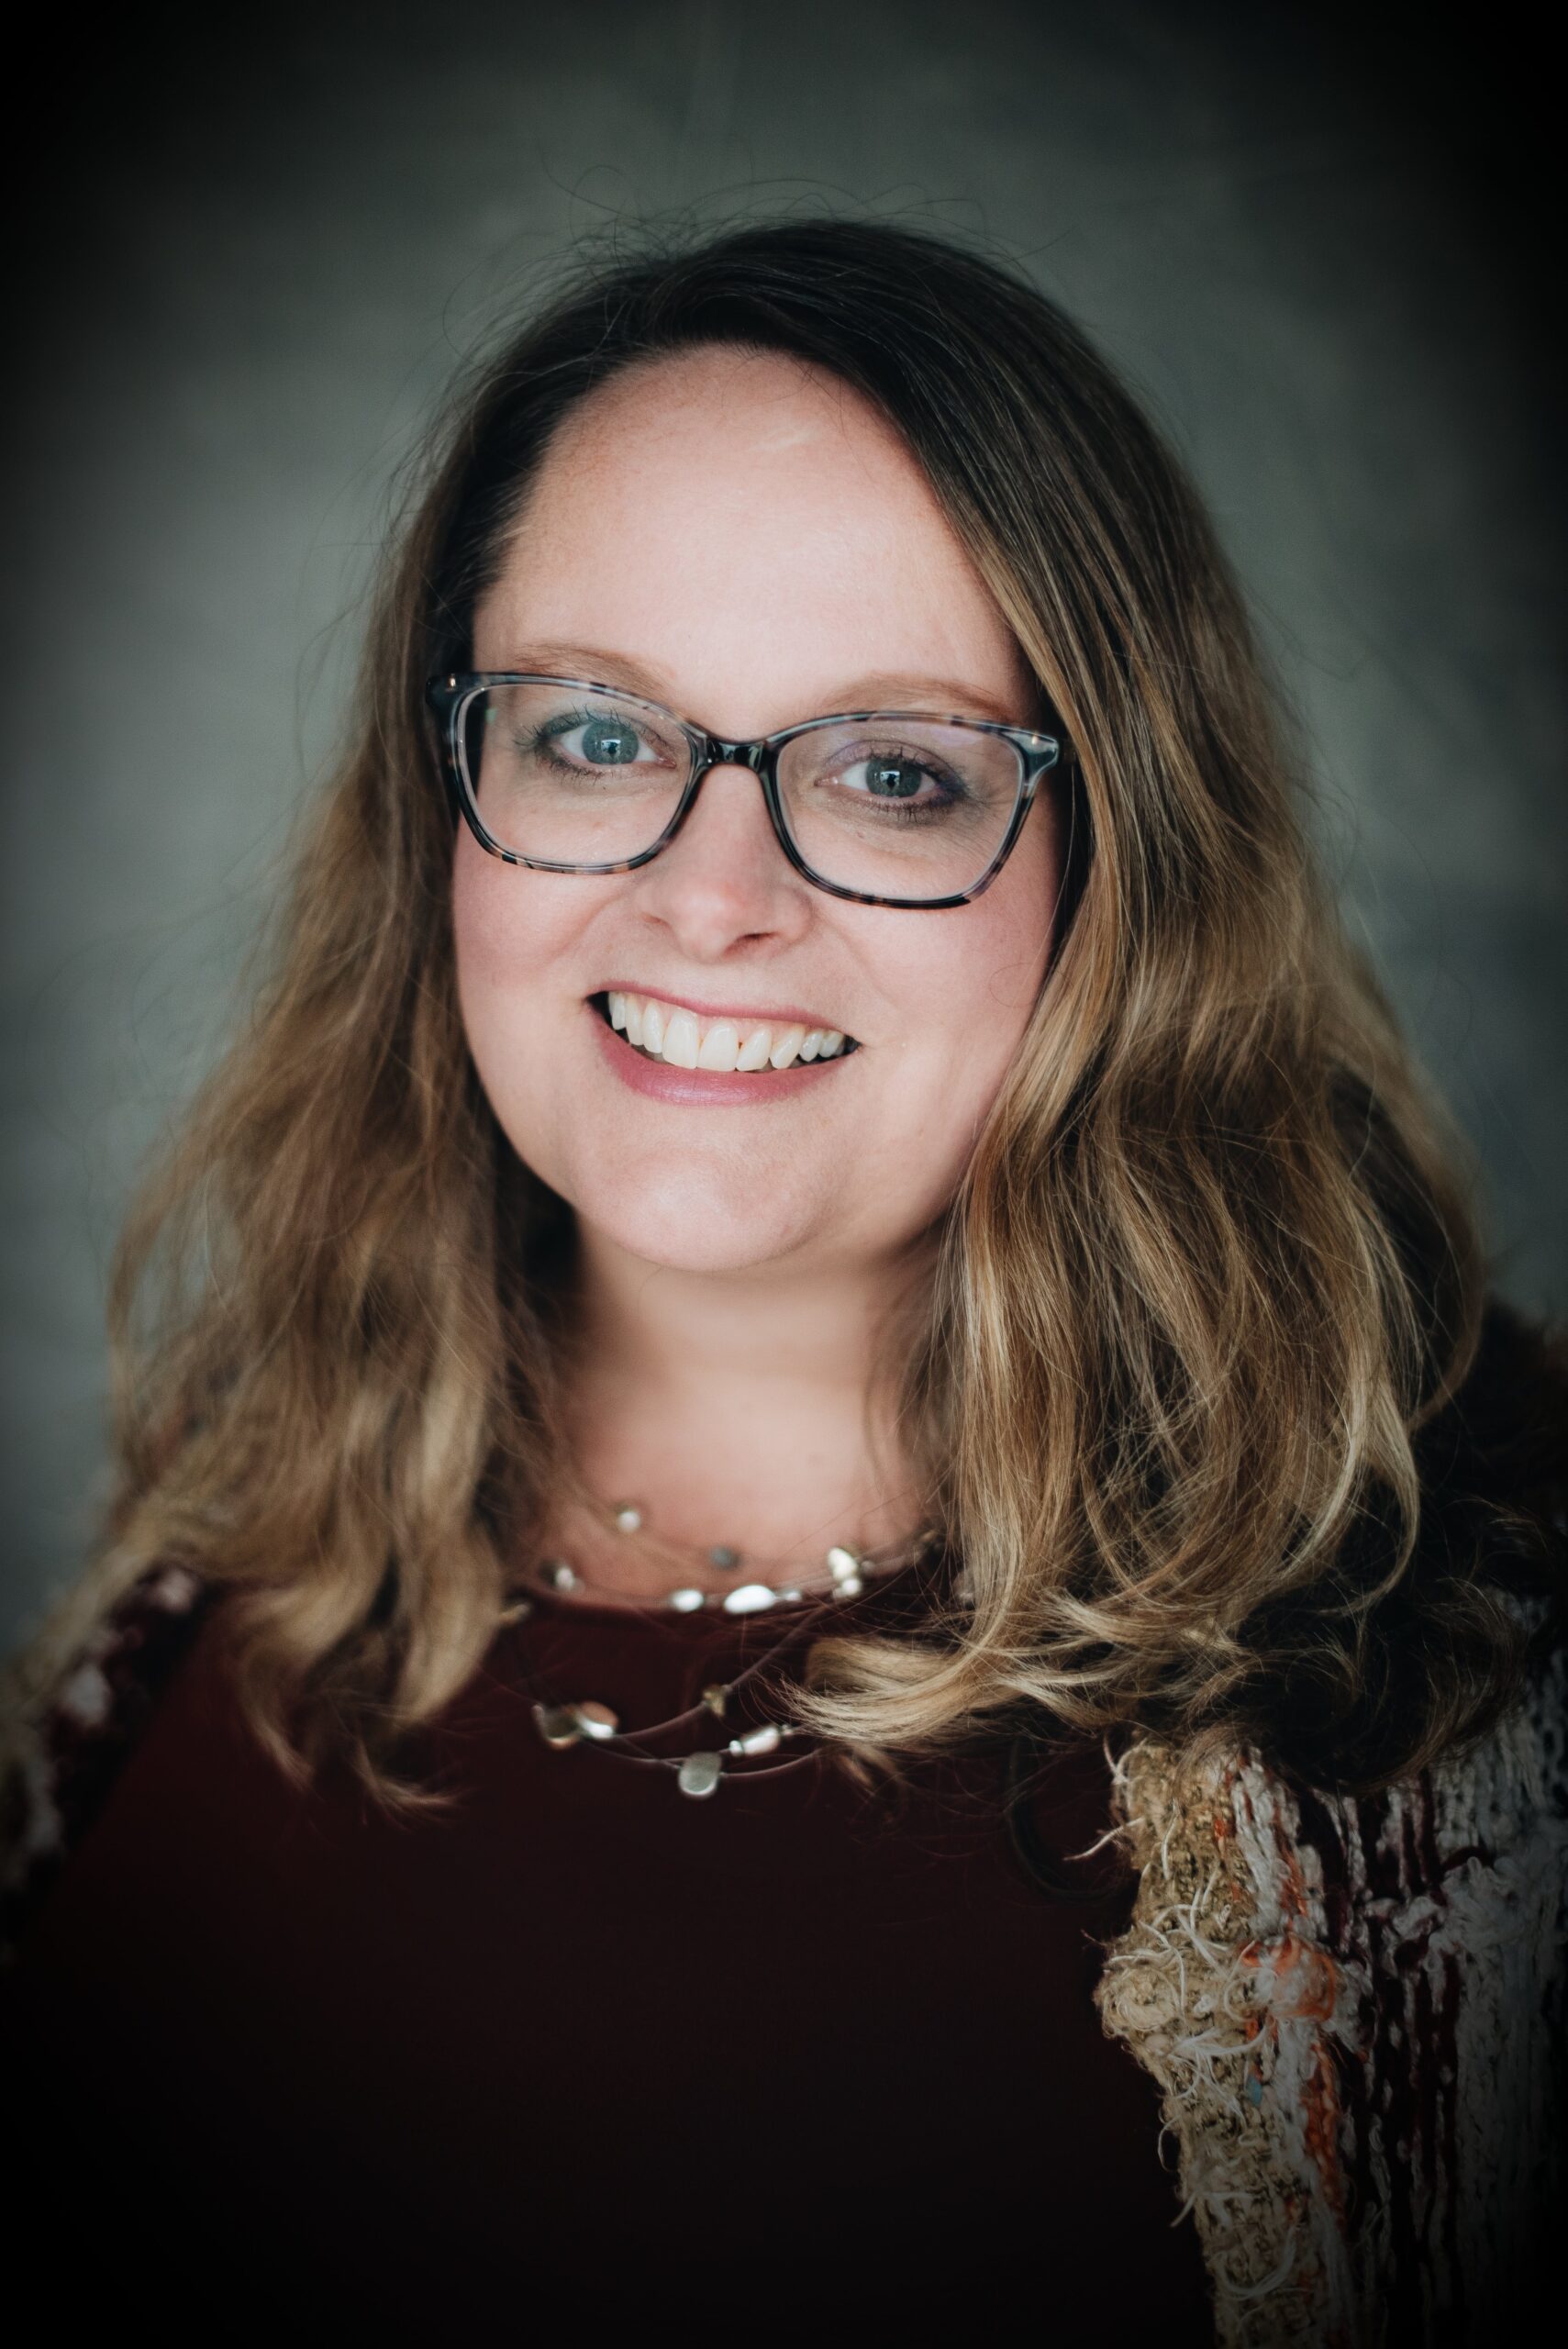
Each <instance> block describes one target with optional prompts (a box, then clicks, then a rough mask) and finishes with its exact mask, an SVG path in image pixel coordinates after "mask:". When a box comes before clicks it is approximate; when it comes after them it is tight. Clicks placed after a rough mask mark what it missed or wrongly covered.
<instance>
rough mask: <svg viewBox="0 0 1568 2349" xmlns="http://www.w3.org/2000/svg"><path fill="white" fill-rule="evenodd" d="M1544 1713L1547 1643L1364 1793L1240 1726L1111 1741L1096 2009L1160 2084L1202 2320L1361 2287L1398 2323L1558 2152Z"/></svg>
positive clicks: (1554, 1708) (1551, 1724)
mask: <svg viewBox="0 0 1568 2349" xmlns="http://www.w3.org/2000/svg"><path fill="white" fill-rule="evenodd" d="M1510 1604H1511V1606H1512V1607H1513V1608H1515V1609H1518V1611H1519V1612H1520V1613H1521V1614H1523V1615H1525V1616H1526V1617H1529V1618H1533V1619H1535V1620H1532V1621H1530V1622H1529V1624H1528V1626H1527V1628H1530V1629H1538V1628H1540V1623H1541V1621H1542V1620H1543V1619H1544V1613H1545V1609H1544V1607H1543V1606H1542V1605H1541V1604H1540V1602H1531V1601H1529V1600H1525V1599H1516V1600H1513V1601H1511V1602H1510ZM1565 1712H1568V1659H1565V1656H1564V1653H1563V1650H1562V1646H1561V1644H1560V1643H1559V1644H1552V1645H1551V1646H1549V1647H1547V1648H1546V1649H1545V1650H1544V1652H1541V1651H1539V1650H1538V1652H1537V1653H1536V1656H1535V1662H1534V1665H1533V1668H1532V1670H1531V1672H1530V1674H1529V1679H1528V1682H1527V1685H1526V1687H1525V1688H1524V1690H1523V1693H1522V1694H1521V1696H1520V1697H1519V1698H1518V1700H1517V1701H1516V1702H1515V1704H1514V1705H1513V1706H1512V1707H1511V1708H1510V1709H1508V1711H1507V1713H1506V1714H1505V1715H1504V1716H1503V1718H1502V1719H1501V1720H1499V1721H1498V1722H1497V1723H1496V1725H1495V1726H1494V1727H1493V1729H1492V1730H1490V1731H1488V1732H1487V1733H1486V1735H1485V1737H1483V1738H1481V1739H1480V1740H1478V1741H1476V1742H1473V1743H1472V1744H1471V1745H1470V1746H1469V1747H1467V1748H1465V1749H1463V1750H1462V1751H1455V1752H1454V1753H1452V1754H1451V1755H1450V1756H1449V1757H1447V1758H1445V1759H1444V1760H1442V1761H1440V1763H1438V1764H1436V1765H1433V1766H1432V1767H1431V1768H1430V1769H1428V1770H1423V1771H1421V1772H1420V1773H1419V1774H1418V1775H1416V1776H1412V1777H1410V1778H1408V1779H1407V1780H1404V1781H1401V1782H1399V1783H1397V1784H1396V1785H1394V1786H1391V1787H1387V1788H1385V1790H1384V1791H1382V1792H1380V1793H1378V1794H1375V1795H1371V1796H1345V1795H1335V1794H1326V1793H1321V1792H1318V1791H1314V1790H1312V1789H1310V1788H1308V1787H1303V1786H1301V1785H1299V1784H1297V1783H1295V1782H1294V1781H1292V1780H1290V1779H1287V1777H1286V1776H1285V1775H1284V1773H1283V1772H1281V1771H1279V1770H1276V1769H1275V1768H1273V1767H1272V1766H1271V1765H1270V1764H1269V1763H1268V1762H1267V1761H1266V1760H1265V1759H1263V1758H1262V1756H1260V1755H1259V1754H1258V1753H1255V1752H1253V1751H1251V1750H1249V1749H1247V1748H1245V1747H1240V1746H1237V1747H1234V1748H1232V1749H1231V1750H1230V1751H1229V1752H1228V1753H1221V1754H1219V1755H1218V1756H1216V1757H1213V1758H1211V1759H1210V1760H1208V1761H1207V1762H1206V1763H1205V1764H1203V1765H1201V1766H1196V1767H1195V1766H1192V1765H1189V1764H1188V1763H1186V1762H1185V1760H1184V1757H1183V1756H1182V1755H1181V1754H1180V1753H1178V1752H1177V1751H1176V1750H1175V1749H1173V1747H1172V1746H1170V1745H1163V1744H1160V1743H1157V1742H1142V1743H1140V1744H1138V1745H1135V1746H1134V1747H1132V1748H1131V1749H1130V1750H1129V1752H1128V1753H1126V1755H1125V1756H1124V1757H1123V1759H1122V1762H1121V1764H1120V1765H1119V1767H1118V1786H1117V1803H1118V1814H1119V1817H1120V1819H1121V1821H1122V1831H1123V1833H1124V1836H1125V1837H1126V1839H1127V1841H1128V1842H1129V1846H1130V1850H1131V1856H1132V1858H1133V1860H1134V1863H1135V1865H1136V1866H1137V1868H1138V1870H1139V1887H1138V1892H1137V1897H1136V1900H1135V1904H1134V1910H1133V1917H1132V1921H1131V1924H1130V1926H1129V1930H1128V1931H1127V1932H1126V1933H1125V1934H1123V1935H1122V1936H1121V1937H1120V1939H1119V1940H1118V1942H1116V1943H1113V1944H1112V1945H1111V1947H1110V1949H1109V1952H1108V1954H1107V1958H1106V1966H1105V1969H1104V1972H1103V1975H1102V1979H1101V1986H1100V1992H1099V1997H1100V2007H1101V2014H1102V2019H1103V2021H1104V2022H1105V2025H1106V2029H1107V2030H1108V2031H1109V2032H1111V2033H1112V2034H1113V2035H1114V2036H1116V2037H1118V2038H1120V2039H1122V2040H1124V2041H1125V2042H1126V2043H1128V2045H1129V2049H1130V2050H1131V2052H1132V2053H1133V2054H1135V2055H1136V2056H1137V2057H1138V2058H1139V2059H1140V2061H1141V2062H1142V2063H1143V2064H1144V2065H1146V2067H1147V2068H1148V2069H1149V2070H1150V2071H1151V2073H1152V2074H1153V2075H1154V2076H1155V2078H1156V2080H1157V2081H1158V2083H1159V2085H1160V2087H1161V2088H1162V2092H1163V2098H1164V2106H1165V2117H1166V2124H1167V2127H1168V2129H1169V2130H1170V2132H1171V2133H1172V2134H1173V2137H1174V2140H1175V2143H1176V2147H1177V2154H1178V2161H1179V2166H1180V2170H1181V2175H1182V2178H1183V2183H1184V2191H1185V2194H1186V2197H1187V2201H1188V2205H1189V2207H1190V2208H1191V2209H1192V2210H1193V2212H1194V2216H1195V2221H1196V2224H1197V2227H1198V2230H1199V2233H1200V2236H1201V2238H1202V2240H1203V2243H1204V2247H1205V2253H1206V2256H1207V2260H1208V2263H1209V2267H1210V2272H1211V2276H1212V2278H1213V2282H1214V2287H1215V2293H1216V2305H1217V2311H1218V2318H1219V2337H1220V2339H1221V2340H1222V2341H1223V2342H1227V2343H1252V2342H1273V2341H1276V2340H1291V2339H1296V2338H1300V2339H1303V2340H1312V2341H1318V2340H1327V2339H1329V2338H1339V2337H1342V2338H1343V2339H1344V2340H1346V2341H1347V2342H1359V2341H1361V2340H1362V2339H1363V2338H1364V2337H1368V2333H1369V2329H1372V2330H1374V2329H1375V2328H1371V2326H1370V2314H1369V2312H1370V2311H1371V2310H1374V2309H1375V2310H1382V2311H1383V2312H1384V2314H1385V2317H1386V2319H1387V2320H1388V2321H1389V2322H1390V2328H1391V2332H1392V2334H1393V2335H1394V2337H1412V2338H1426V2337H1429V2336H1428V2335H1427V2333H1426V2332H1424V2331H1423V2330H1422V2327H1423V2324H1424V2323H1425V2321H1426V2320H1427V2318H1428V2317H1429V2314H1430V2312H1431V2311H1432V2310H1443V2311H1445V2312H1452V2311H1459V2310H1463V2308H1464V2307H1465V2306H1466V2305H1468V2306H1469V2307H1471V2308H1472V2309H1474V2308H1476V2307H1478V2306H1481V2305H1485V2307H1486V2308H1487V2309H1488V2310H1489V2319H1488V2321H1490V2319H1491V2318H1493V2317H1496V2315H1497V2313H1498V2312H1499V2310H1500V2309H1501V2308H1503V2307H1504V2306H1505V2305H1506V2304H1507V2298H1508V2294H1509V2293H1510V2291H1513V2292H1518V2290H1520V2289H1521V2283H1520V2279H1521V2277H1523V2276H1524V2275H1525V2273H1526V2272H1527V2271H1528V2268H1529V2263H1530V2260H1531V2257H1532V2254H1539V2249H1540V2243H1541V2241H1542V2239H1543V2238H1542V2234H1541V2232H1540V2230H1541V2228H1542V2226H1543V2223H1544V2213H1545V2211H1546V2210H1547V2209H1548V2208H1549V2207H1550V2197H1551V2194H1552V2193H1553V2192H1554V2191H1555V2188H1554V2186H1553V2184H1552V2182H1551V2172H1552V2167H1553V2164H1554V2162H1555V2161H1556V2159H1557V2158H1558V2154H1557V2141H1556V2135H1555V2132H1554V2128H1553V2122H1552V2115H1551V2110H1550V2107H1549V2103H1548V2098H1549V2095H1550V2090H1549V2087H1548V2083H1549V2082H1550V2081H1551V2079H1552V2078H1553V2077H1554V2076H1555V2065H1556V2063H1557V2061H1558V2058H1559V2055H1560V2053H1561V2044H1562V2033H1563V2029H1564V2016H1565V1986H1564V1979H1563V1973H1562V1963H1561V1949H1562V1924H1563V1921H1564V1918H1565V1916H1568V1753H1565V1739H1564V1720H1565ZM1402 2311H1403V2312H1405V2313H1406V2316H1407V2323H1408V2325H1409V2326H1410V2327H1411V2328H1412V2330H1411V2331H1410V2332H1409V2334H1408V2336H1406V2335H1405V2334H1402V2333H1401V2332H1400V2331H1399V2324H1398V2321H1397V2320H1398V2318H1399V2316H1400V2314H1401V2312H1402ZM1442 2337H1444V2338H1445V2339H1446V2338H1450V2337H1456V2338H1458V2337H1463V2336H1462V2334H1453V2335H1451V2334H1450V2333H1449V2332H1444V2334H1443V2336H1442Z"/></svg>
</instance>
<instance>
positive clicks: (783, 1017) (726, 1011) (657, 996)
mask: <svg viewBox="0 0 1568 2349" xmlns="http://www.w3.org/2000/svg"><path fill="white" fill-rule="evenodd" d="M597 992H598V993H599V994H600V995H637V996H652V998H653V999H654V1001H655V1002H658V1003H672V1004H673V1005H674V1006H675V1008H676V1009H677V1010H680V1011H695V1013H696V1015H697V1018H698V1019H754V1020H756V1021H758V1022H759V1023H761V1022H762V1020H769V1021H771V1022H772V1023H773V1026H774V1027H777V1026H779V1025H780V1024H781V1022H782V1023H784V1025H786V1026H790V1027H799V1028H821V1029H824V1030H828V1032H829V1033H833V1032H837V1033H838V1034H840V1035H846V1034H847V1033H848V1030H846V1029H842V1028H840V1027H839V1026H838V1023H837V1021H836V1020H832V1019H825V1018H824V1017H823V1015H822V1013H821V1012H819V1011H803V1010H802V1009H801V1008H800V1006H799V1005H798V1004H794V1003H792V1004H782V1003H775V1004H769V1005H767V1006H765V1007H764V1006H762V1005H757V1004H735V1003H702V1002H700V1001H699V1000H698V999H697V997H696V996H691V995H671V994H669V993H668V992H667V990H666V989H665V988H663V987H650V986H643V985H636V986H634V985H632V984H631V983H630V981H629V980H627V979H606V982H605V984H604V985H603V986H602V987H600V988H599V989H598V990H597Z"/></svg>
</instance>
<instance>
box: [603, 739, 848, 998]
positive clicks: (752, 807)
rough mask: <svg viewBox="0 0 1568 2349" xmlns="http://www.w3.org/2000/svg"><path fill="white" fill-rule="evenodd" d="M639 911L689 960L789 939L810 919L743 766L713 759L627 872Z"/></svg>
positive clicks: (806, 894)
mask: <svg viewBox="0 0 1568 2349" xmlns="http://www.w3.org/2000/svg"><path fill="white" fill-rule="evenodd" d="M631 878H632V880H633V881H634V882H635V884H636V885H637V892H638V900H639V907H640V909H641V911H642V912H643V913H644V914H645V915H646V916H647V917H648V918H649V919H650V920H652V921H658V922H661V923H662V924H663V925H664V927H665V928H666V929H668V930H671V931H672V932H673V935H674V936H675V938H676V939H677V941H679V943H680V945H681V947H682V949H683V951H684V952H685V953H687V954H689V955H690V956H691V957H692V958H693V959H694V960H695V961H697V962H703V963H712V962H717V961H718V960H719V959H720V958H721V957H722V956H723V955H724V954H726V953H727V952H728V951H729V950H730V948H731V947H733V946H735V945H738V944H739V943H740V942H741V941H743V940H754V941H761V940H768V941H773V942H775V943H777V944H781V945H783V944H789V943H791V942H793V941H795V939H798V938H799V937H801V936H802V935H804V933H805V931H806V929H807V928H808V926H809V924H810V921H811V915H812V907H811V904H810V898H811V895H812V892H811V890H810V888H809V887H808V886H807V885H806V883H805V882H804V881H803V880H802V879H801V878H800V876H799V874H797V873H796V872H795V870H794V868H793V867H792V866H791V864H790V863H789V862H788V859H787V858H786V857H785V855H784V851H783V849H782V848H781V847H780V845H779V841H778V839H777V837H776V835H775V833H774V831H773V820H772V818H770V816H769V814H768V809H767V804H766V802H765V801H764V799H763V797H762V783H761V781H760V780H759V778H758V777H757V776H756V775H755V774H752V772H751V769H750V767H744V766H740V765H739V764H731V765H716V766H712V767H710V768H709V769H708V771H707V773H706V774H705V775H704V777H703V779H702V784H701V786H700V788H699V789H698V792H697V796H696V800H695V804H694V806H693V807H692V808H691V809H690V811H689V813H688V814H687V817H686V819H685V822H684V824H683V825H682V827H681V829H680V830H679V831H678V832H677V833H676V835H675V837H674V839H673V841H671V842H670V845H669V847H668V848H666V849H663V850H662V851H661V852H660V853H659V855H657V856H656V857H655V858H654V859H653V861H652V863H651V864H645V865H642V866H641V867H640V868H639V870H638V871H637V872H636V873H635V874H632V876H631Z"/></svg>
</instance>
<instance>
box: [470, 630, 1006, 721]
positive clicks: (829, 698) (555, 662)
mask: <svg viewBox="0 0 1568 2349" xmlns="http://www.w3.org/2000/svg"><path fill="white" fill-rule="evenodd" d="M510 665H511V666H512V667H513V668H514V669H516V670H518V671H519V672H521V673H522V674H531V675H535V676H554V677H574V678H578V679H580V680H581V681H582V682H583V683H584V685H594V684H599V685H619V686H620V687H621V689H622V691H623V692H626V693H633V694H641V695H642V696H644V697H645V698H646V699H647V700H649V701H656V702H660V703H662V704H663V706H664V707H667V708H674V707H675V704H674V703H673V701H672V699H671V688H670V681H669V679H668V677H666V676H664V675H662V674H661V672H660V671H658V670H657V669H651V668H650V667H649V666H648V664H647V663H646V662H642V661H639V660H637V659H636V658H635V657H634V655H632V654H631V653H628V652H611V651H607V650H606V648H605V647H604V646H603V645H586V644H528V645H525V646H523V647H522V648H521V650H520V651H518V652H517V655H516V657H515V658H514V660H513V661H512V662H511V664H510ZM1036 690H1037V692H1038V688H1037V689H1036ZM1025 698H1026V700H1027V699H1028V698H1029V696H1025ZM817 703H818V707H817V709H814V710H809V711H807V712H806V716H807V717H812V718H815V717H817V716H823V717H833V716H836V715H837V714H838V713H839V712H840V710H854V709H896V708H905V707H911V706H914V705H919V706H920V707H922V708H923V709H925V710H929V713H930V714H931V715H932V716H940V715H941V714H943V713H950V714H951V716H953V717H955V718H959V717H962V718H995V720H996V721H997V723H998V724H999V725H1003V726H1029V725H1033V724H1034V723H1035V719H1034V718H1033V717H1032V716H1031V715H1030V714H1029V711H1028V710H1023V711H1020V710H1019V709H1018V708H1017V707H1014V706H1013V705H1012V704H1010V703H1006V702H1001V701H998V700H996V699H995V697H994V696H992V695H990V694H984V693H978V692H977V691H976V690H975V688H974V686H973V685H964V684H962V683H960V682H959V681H958V680H957V679H955V678H951V677H923V676H916V675H913V674H907V673H906V672H903V671H899V670H877V671H874V672H873V674H870V675H869V676H862V677H854V678H851V679H850V680H849V681H848V682H847V683H845V684H842V685H838V686H836V687H834V689H833V690H832V692H831V693H830V694H823V695H820V696H817ZM789 722H790V723H791V724H794V725H798V724H799V723H801V720H800V719H792V720H790V721H789ZM710 730H711V729H710Z"/></svg>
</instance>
